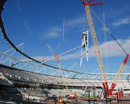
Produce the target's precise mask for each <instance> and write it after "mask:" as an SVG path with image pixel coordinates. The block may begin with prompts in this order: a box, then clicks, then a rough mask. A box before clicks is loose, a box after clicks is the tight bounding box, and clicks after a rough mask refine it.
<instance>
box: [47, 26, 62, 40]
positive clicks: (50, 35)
mask: <svg viewBox="0 0 130 104" xmlns="http://www.w3.org/2000/svg"><path fill="white" fill-rule="evenodd" d="M61 32H62V29H61V28H59V27H53V28H51V29H50V30H49V32H47V33H45V34H46V35H45V38H57V37H60V33H61Z"/></svg>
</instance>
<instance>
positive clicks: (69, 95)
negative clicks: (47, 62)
mask: <svg viewBox="0 0 130 104" xmlns="http://www.w3.org/2000/svg"><path fill="white" fill-rule="evenodd" d="M45 43H46V45H47V47H48V48H49V49H50V51H51V52H52V54H53V55H54V56H55V58H56V61H57V64H58V66H59V69H60V72H61V75H62V79H63V82H64V84H65V87H66V90H67V92H68V97H72V98H74V97H76V94H71V93H70V91H69V88H68V86H67V83H66V80H65V78H64V75H63V74H64V73H63V72H62V70H61V66H60V61H59V58H58V57H57V55H55V53H54V52H53V51H52V49H51V48H50V46H49V45H48V44H47V42H46V41H45Z"/></svg>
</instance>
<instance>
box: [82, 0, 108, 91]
mask: <svg viewBox="0 0 130 104" xmlns="http://www.w3.org/2000/svg"><path fill="white" fill-rule="evenodd" d="M92 1H93V0H89V1H88V2H85V0H82V3H83V4H84V6H85V11H86V16H87V21H88V24H89V29H90V33H91V37H92V40H93V45H94V50H95V55H96V59H97V63H98V67H99V71H100V76H101V80H102V84H103V89H104V91H105V93H107V91H108V84H107V79H106V75H105V71H104V67H103V62H102V58H101V54H100V50H99V46H98V41H97V37H96V32H95V29H94V25H93V20H92V17H91V13H90V9H89V6H92V5H99V4H103V2H100V3H91V2H92Z"/></svg>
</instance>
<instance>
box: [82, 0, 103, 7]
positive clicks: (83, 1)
mask: <svg viewBox="0 0 130 104" xmlns="http://www.w3.org/2000/svg"><path fill="white" fill-rule="evenodd" d="M81 1H82V3H83V4H84V6H86V5H89V6H92V5H99V4H103V2H99V3H91V2H92V1H93V0H89V1H87V2H85V0H81Z"/></svg>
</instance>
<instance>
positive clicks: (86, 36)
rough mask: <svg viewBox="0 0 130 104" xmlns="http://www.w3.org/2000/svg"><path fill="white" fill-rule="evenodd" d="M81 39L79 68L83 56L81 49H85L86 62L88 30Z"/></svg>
mask: <svg viewBox="0 0 130 104" xmlns="http://www.w3.org/2000/svg"><path fill="white" fill-rule="evenodd" d="M81 38H82V48H81V59H80V67H81V65H82V60H83V55H84V51H83V48H84V49H85V54H86V58H87V61H88V30H87V31H85V32H83V33H82V35H81Z"/></svg>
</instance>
